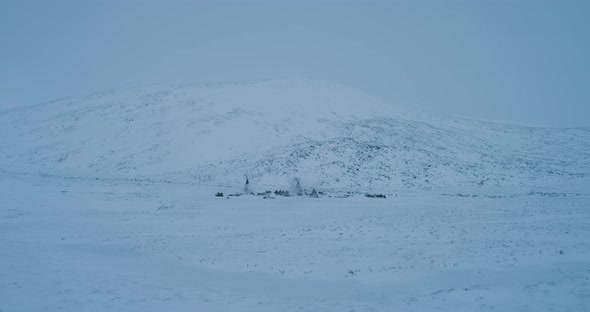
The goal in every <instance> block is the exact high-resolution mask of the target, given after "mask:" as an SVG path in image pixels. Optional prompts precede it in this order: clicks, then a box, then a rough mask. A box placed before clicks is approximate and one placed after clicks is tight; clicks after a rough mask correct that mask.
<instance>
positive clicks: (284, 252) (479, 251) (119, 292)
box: [0, 174, 590, 312]
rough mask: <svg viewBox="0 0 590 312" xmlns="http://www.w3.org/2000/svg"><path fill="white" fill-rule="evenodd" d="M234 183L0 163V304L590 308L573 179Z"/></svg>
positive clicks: (585, 227) (13, 307)
mask: <svg viewBox="0 0 590 312" xmlns="http://www.w3.org/2000/svg"><path fill="white" fill-rule="evenodd" d="M238 189H239V187H238V188H233V189H232V188H228V189H225V188H220V187H206V186H196V185H191V184H172V183H130V182H117V181H115V180H111V181H98V180H75V179H63V178H47V177H46V178H40V177H34V176H19V175H7V174H4V175H1V176H0V311H3V312H8V311H489V310H495V311H589V310H590V209H589V204H590V193H589V192H588V191H589V190H588V188H587V187H585V186H583V185H582V186H578V187H575V186H567V187H566V186H564V187H563V188H562V189H556V188H551V189H536V190H531V189H526V188H506V189H499V188H482V187H479V188H473V189H472V190H471V191H468V190H464V191H463V192H458V191H457V189H456V188H455V189H447V190H445V189H436V190H421V189H420V190H412V189H404V190H399V191H397V192H395V193H393V192H392V193H391V195H389V196H388V197H387V199H370V198H365V197H364V196H362V194H357V195H355V196H353V197H349V198H333V197H332V198H330V197H328V195H329V194H326V195H324V196H323V197H321V198H319V199H312V198H308V197H289V198H284V197H278V198H276V199H263V198H262V197H257V196H241V197H231V198H229V199H226V198H225V197H222V198H218V197H215V196H213V195H214V194H215V192H217V191H223V192H226V193H229V192H233V191H236V190H238ZM332 195H333V194H332Z"/></svg>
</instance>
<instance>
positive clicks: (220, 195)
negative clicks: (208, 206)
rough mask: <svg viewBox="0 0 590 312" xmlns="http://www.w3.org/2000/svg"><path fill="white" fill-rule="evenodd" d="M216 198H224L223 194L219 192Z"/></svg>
mask: <svg viewBox="0 0 590 312" xmlns="http://www.w3.org/2000/svg"><path fill="white" fill-rule="evenodd" d="M215 196H217V197H223V193H221V192H217V194H215Z"/></svg>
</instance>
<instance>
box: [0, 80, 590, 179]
mask: <svg viewBox="0 0 590 312" xmlns="http://www.w3.org/2000/svg"><path fill="white" fill-rule="evenodd" d="M0 133H2V139H1V140H0V170H3V171H5V172H10V173H25V174H42V175H52V176H60V177H72V178H99V179H124V180H134V179H140V180H150V181H173V182H189V183H191V182H195V183H203V184H234V185H235V184H237V185H239V184H240V183H242V182H243V175H244V174H247V175H249V176H250V177H251V180H252V181H253V183H257V184H259V185H266V186H284V185H288V183H289V181H290V180H292V179H293V178H294V177H298V178H300V179H302V181H303V183H304V184H306V185H316V186H321V187H323V188H329V189H341V190H345V189H346V190H348V189H356V190H369V189H373V190H388V189H397V188H402V187H420V188H422V187H441V186H458V185H462V186H465V185H472V186H510V185H531V186H532V185H551V184H557V183H564V182H570V183H572V182H573V183H585V184H589V183H588V175H589V174H590V170H589V169H590V166H589V163H590V129H586V128H576V129H559V128H538V127H524V126H517V125H509V124H498V123H491V122H483V121H475V120H470V119H465V118H457V117H451V116H446V115H437V114H428V113H415V112H408V111H404V110H402V109H399V108H395V107H393V106H391V105H387V104H386V103H383V102H382V101H380V100H379V99H377V98H374V97H371V96H369V95H366V94H364V93H362V92H359V91H357V90H354V89H351V88H348V87H344V86H340V85H335V84H330V83H326V82H317V81H308V80H286V79H285V80H268V81H257V82H247V83H220V84H202V85H184V86H149V87H144V86H133V87H127V88H121V89H115V90H109V91H105V92H100V93H96V94H92V95H89V96H87V97H84V98H65V99H61V100H57V101H52V102H48V103H44V104H40V105H34V106H28V107H23V108H17V109H11V110H5V111H0Z"/></svg>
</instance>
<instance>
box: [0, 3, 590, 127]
mask: <svg viewBox="0 0 590 312" xmlns="http://www.w3.org/2000/svg"><path fill="white" fill-rule="evenodd" d="M589 29H590V1H574V0H570V1H541V0H518V1H516V0H515V1H485V0H482V1H443V0H438V1H434V0H433V1H335V0H334V1H327V0H325V1H280V0H277V1H231V2H229V1H225V2H224V1H170V0H169V1H163V0H162V1H139V0H136V1H132V0H129V1H90V0H88V1H74V0H72V1H61V0H55V1H43V0H38V1H10V0H0V108H9V107H16V106H22V105H29V104H36V103H39V102H44V101H47V100H51V99H55V98H61V97H66V96H80V95H84V94H87V93H91V92H94V91H100V90H102V89H108V88H113V87H118V86H123V85H128V84H135V83H146V84H151V83H171V84H176V83H198V82H208V81H234V80H255V79H265V78H273V77H303V78H310V79H319V80H328V81H334V82H337V83H343V84H346V85H350V86H353V87H357V88H359V89H361V90H364V91H366V92H368V93H370V94H373V95H377V96H380V97H382V98H384V99H386V100H388V101H390V102H392V103H396V104H399V105H404V106H407V107H410V108H413V109H421V110H430V111H438V112H445V113H451V114H457V115H464V116H472V117H476V118H482V119H493V120H511V121H518V122H523V123H531V124H538V125H549V126H564V127H572V126H590V118H589V117H588V116H590V60H589V59H590V57H589V55H590V35H589V31H588V30H589Z"/></svg>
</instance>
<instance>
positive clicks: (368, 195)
mask: <svg viewBox="0 0 590 312" xmlns="http://www.w3.org/2000/svg"><path fill="white" fill-rule="evenodd" d="M365 197H369V198H387V197H385V195H383V194H369V193H367V194H365Z"/></svg>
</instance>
